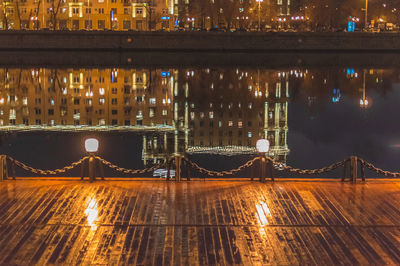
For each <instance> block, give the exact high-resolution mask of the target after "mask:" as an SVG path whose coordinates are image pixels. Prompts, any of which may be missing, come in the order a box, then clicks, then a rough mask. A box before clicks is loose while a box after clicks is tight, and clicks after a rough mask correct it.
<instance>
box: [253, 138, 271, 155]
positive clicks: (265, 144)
mask: <svg viewBox="0 0 400 266" xmlns="http://www.w3.org/2000/svg"><path fill="white" fill-rule="evenodd" d="M256 149H257V151H258V152H259V153H267V152H268V151H269V141H268V140H266V139H259V140H257V143H256Z"/></svg>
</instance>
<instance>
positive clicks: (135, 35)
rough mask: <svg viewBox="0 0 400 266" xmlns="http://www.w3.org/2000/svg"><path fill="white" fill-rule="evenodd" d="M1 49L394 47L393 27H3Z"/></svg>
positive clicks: (398, 40)
mask: <svg viewBox="0 0 400 266" xmlns="http://www.w3.org/2000/svg"><path fill="white" fill-rule="evenodd" d="M0 50H26V51H27V50H47V51H49V50H73V51H79V50H84V51H89V50H90V51H154V52H155V51H166V52H275V51H278V52H279V51H281V52H397V51H400V35H399V34H395V33H362V32H357V33H345V32H338V33H336V32H335V33H311V32H304V33H297V32H276V33H275V32H270V33H265V32H264V33H259V32H232V33H225V32H136V31H126V32H113V31H2V32H0Z"/></svg>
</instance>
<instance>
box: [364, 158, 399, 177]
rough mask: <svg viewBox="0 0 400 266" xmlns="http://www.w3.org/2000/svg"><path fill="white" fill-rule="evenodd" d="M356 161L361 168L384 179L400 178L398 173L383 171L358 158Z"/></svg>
mask: <svg viewBox="0 0 400 266" xmlns="http://www.w3.org/2000/svg"><path fill="white" fill-rule="evenodd" d="M358 161H359V162H360V164H361V165H362V166H365V167H367V168H368V169H369V170H371V171H374V172H375V173H377V174H380V175H383V176H385V177H400V173H396V172H390V171H385V170H383V169H381V168H378V167H376V166H374V165H373V164H372V163H369V162H367V161H365V160H363V159H361V158H358Z"/></svg>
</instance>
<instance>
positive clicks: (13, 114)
mask: <svg viewBox="0 0 400 266" xmlns="http://www.w3.org/2000/svg"><path fill="white" fill-rule="evenodd" d="M16 116H17V112H16V111H15V109H14V108H11V109H10V119H16Z"/></svg>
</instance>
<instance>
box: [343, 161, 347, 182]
mask: <svg viewBox="0 0 400 266" xmlns="http://www.w3.org/2000/svg"><path fill="white" fill-rule="evenodd" d="M346 169H347V160H346V161H344V164H343V170H342V182H344V181H345V179H346Z"/></svg>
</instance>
